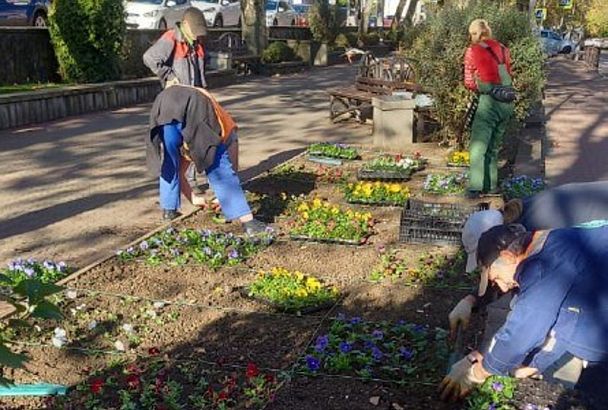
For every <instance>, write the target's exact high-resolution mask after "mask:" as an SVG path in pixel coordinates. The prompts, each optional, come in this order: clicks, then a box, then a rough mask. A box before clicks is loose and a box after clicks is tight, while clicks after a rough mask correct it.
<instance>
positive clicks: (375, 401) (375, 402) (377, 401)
mask: <svg viewBox="0 0 608 410" xmlns="http://www.w3.org/2000/svg"><path fill="white" fill-rule="evenodd" d="M369 402H370V403H371V404H372V405H373V406H377V405H378V404H380V396H374V397H370V398H369Z"/></svg>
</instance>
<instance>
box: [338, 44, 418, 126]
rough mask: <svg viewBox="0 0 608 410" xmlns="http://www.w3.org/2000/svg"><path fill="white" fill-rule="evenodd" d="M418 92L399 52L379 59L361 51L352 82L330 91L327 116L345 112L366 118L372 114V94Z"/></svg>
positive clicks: (410, 67)
mask: <svg viewBox="0 0 608 410" xmlns="http://www.w3.org/2000/svg"><path fill="white" fill-rule="evenodd" d="M400 91H401V92H403V91H409V92H421V91H422V89H421V87H420V86H419V85H418V84H416V82H415V74H414V70H413V69H412V66H411V65H410V64H409V63H408V61H407V60H406V59H405V58H403V57H399V56H393V57H389V58H381V59H378V58H376V57H374V56H373V55H372V54H371V53H367V54H365V55H363V57H362V58H361V62H360V64H359V68H358V73H357V77H356V79H355V84H354V85H352V86H348V87H342V88H336V89H334V90H331V91H329V117H330V119H331V120H332V121H335V120H336V119H338V118H339V117H342V116H343V115H345V114H349V115H350V117H355V118H356V119H357V121H359V122H365V120H366V119H367V118H371V117H372V105H371V102H372V98H373V97H377V96H381V95H392V94H393V93H394V92H400Z"/></svg>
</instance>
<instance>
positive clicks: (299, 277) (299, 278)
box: [294, 271, 304, 281]
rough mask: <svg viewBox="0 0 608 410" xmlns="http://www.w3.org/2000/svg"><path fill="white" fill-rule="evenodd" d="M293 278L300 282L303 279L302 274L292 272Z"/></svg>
mask: <svg viewBox="0 0 608 410" xmlns="http://www.w3.org/2000/svg"><path fill="white" fill-rule="evenodd" d="M294 276H295V277H296V279H297V280H299V281H301V280H302V279H304V274H303V273H302V272H298V271H296V272H294Z"/></svg>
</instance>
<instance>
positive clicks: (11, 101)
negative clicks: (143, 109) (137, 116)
mask: <svg viewBox="0 0 608 410" xmlns="http://www.w3.org/2000/svg"><path fill="white" fill-rule="evenodd" d="M206 79H207V82H208V83H209V86H210V87H219V86H223V85H225V84H228V83H231V82H233V81H234V72H233V71H223V72H209V73H207V75H206ZM160 91H161V87H160V82H159V81H158V79H157V78H154V77H153V78H143V79H139V80H130V81H114V82H108V83H101V84H86V85H76V86H69V87H63V88H58V89H52V90H40V91H32V92H25V93H14V94H5V95H0V129H7V128H14V127H20V126H24V125H30V124H37V123H42V122H47V121H52V120H56V119H59V118H65V117H70V116H76V115H82V114H86V113H91V112H95V111H105V110H112V109H116V108H122V107H128V106H131V105H135V104H141V103H148V102H151V101H154V98H156V95H157V94H158V93H159V92H160Z"/></svg>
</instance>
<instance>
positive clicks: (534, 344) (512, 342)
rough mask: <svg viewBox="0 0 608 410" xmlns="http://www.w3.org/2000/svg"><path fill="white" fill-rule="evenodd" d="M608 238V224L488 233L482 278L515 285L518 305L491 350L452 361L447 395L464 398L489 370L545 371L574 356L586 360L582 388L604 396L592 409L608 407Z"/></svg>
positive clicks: (480, 253) (507, 287)
mask: <svg viewBox="0 0 608 410" xmlns="http://www.w3.org/2000/svg"><path fill="white" fill-rule="evenodd" d="M607 244H608V226H604V227H599V228H591V229H582V228H563V229H553V230H539V231H535V232H528V231H527V230H526V229H525V227H523V226H522V225H519V224H509V225H499V226H495V227H493V228H491V229H490V230H488V231H486V232H484V233H483V234H482V235H481V238H480V240H479V245H478V247H477V262H478V264H479V265H480V267H481V270H482V278H483V279H482V282H483V283H485V284H487V283H488V282H492V283H493V284H495V285H496V286H498V287H499V288H500V289H501V291H503V292H509V291H514V293H515V296H514V298H513V300H512V302H511V308H512V310H511V313H510V314H509V316H508V318H507V321H506V322H505V324H504V325H503V326H502V327H501V328H500V329H499V330H498V331H497V332H496V334H495V335H494V337H493V338H492V341H491V343H490V346H489V348H488V350H487V351H486V352H484V353H483V354H482V353H480V352H473V353H472V354H469V355H468V356H467V357H465V358H464V359H462V360H461V361H459V362H457V363H455V364H454V365H453V366H452V368H451V369H450V373H449V374H448V375H447V376H446V377H445V378H444V380H443V381H442V383H441V385H440V392H441V397H442V399H444V400H451V399H458V398H461V397H463V396H465V395H467V394H468V393H469V392H470V391H471V390H472V389H473V388H474V387H475V386H476V385H479V384H481V383H483V382H484V381H485V380H486V379H487V378H488V377H489V376H491V375H500V376H506V375H509V374H513V375H515V376H516V377H529V376H532V375H534V374H543V373H544V372H546V371H548V370H549V369H550V368H551V366H552V365H554V364H555V363H557V362H559V361H560V359H562V358H563V357H565V356H571V357H574V358H577V359H579V360H581V361H584V363H586V368H585V370H583V375H582V377H581V379H580V380H579V382H578V387H579V388H582V389H583V391H584V393H585V394H586V395H590V396H596V397H594V400H596V399H599V400H601V401H602V403H601V404H602V406H601V407H595V406H593V407H590V408H606V407H605V406H606V404H608V403H606V396H605V394H603V392H604V390H605V386H606V383H607V382H608V372H607V371H606V370H607V369H608V344H607V343H606V340H608V321H606V315H607V314H608V246H606V245H607ZM586 372H591V374H592V375H591V376H589V377H587V378H586V377H585V373H586ZM585 379H587V380H588V382H589V383H590V384H588V385H585V383H584V382H585V381H586V380H585Z"/></svg>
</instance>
